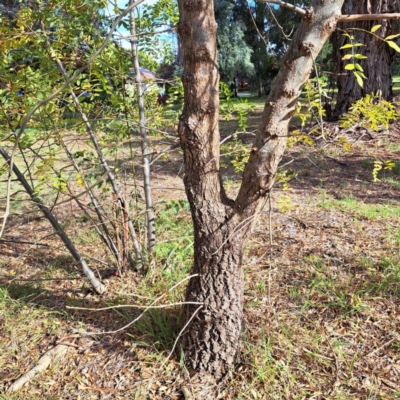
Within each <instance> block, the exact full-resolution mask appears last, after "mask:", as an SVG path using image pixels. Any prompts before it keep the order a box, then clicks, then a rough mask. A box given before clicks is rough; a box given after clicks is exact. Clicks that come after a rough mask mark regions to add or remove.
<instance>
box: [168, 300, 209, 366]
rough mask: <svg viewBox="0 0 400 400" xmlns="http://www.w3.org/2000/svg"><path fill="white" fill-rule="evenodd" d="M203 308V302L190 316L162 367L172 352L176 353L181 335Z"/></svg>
mask: <svg viewBox="0 0 400 400" xmlns="http://www.w3.org/2000/svg"><path fill="white" fill-rule="evenodd" d="M187 304H188V303H187ZM201 308H203V304H202V305H201V306H200V307H197V309H196V311H195V312H194V313H193V314H192V316H191V317H190V318H189V321H188V322H186V324H185V326H184V327H183V328H182V329H181V331H180V332H179V335H178V337H177V338H176V340H175V342H174V345H173V346H172V350H171V351H170V353H169V354H168V356H167V358H166V359H165V360H164V362H163V363H162V365H161V368H162V367H164V365H165V364H166V363H167V362H168V360H169V359H170V358H171V356H172V354H174V351H175V347H176V345H177V344H178V341H179V339H180V338H181V336H182V335H183V333H184V332H185V329H186V328H187V327H188V326H189V324H190V323H191V322H192V320H193V318H194V317H195V316H196V314H197V313H198V312H199V310H200V309H201Z"/></svg>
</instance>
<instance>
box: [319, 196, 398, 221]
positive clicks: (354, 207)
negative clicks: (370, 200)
mask: <svg viewBox="0 0 400 400" xmlns="http://www.w3.org/2000/svg"><path fill="white" fill-rule="evenodd" d="M318 206H319V207H322V208H325V209H326V210H334V209H339V210H342V211H345V212H350V213H352V214H353V215H354V216H357V217H361V218H367V219H382V218H388V219H391V218H395V219H396V218H400V205H399V206H392V205H390V204H366V203H365V202H363V201H361V200H358V199H355V198H353V197H344V198H343V199H340V200H335V199H333V198H332V197H330V196H327V195H326V194H324V199H323V200H322V201H320V202H319V203H318Z"/></svg>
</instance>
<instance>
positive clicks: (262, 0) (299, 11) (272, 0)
mask: <svg viewBox="0 0 400 400" xmlns="http://www.w3.org/2000/svg"><path fill="white" fill-rule="evenodd" d="M257 1H258V2H259V3H272V4H277V5H278V6H282V7H286V8H288V9H289V10H292V11H294V12H295V13H297V14H299V15H300V16H301V17H305V16H306V15H307V11H306V10H304V8H300V7H296V6H294V5H293V4H290V3H286V1H281V0H257Z"/></svg>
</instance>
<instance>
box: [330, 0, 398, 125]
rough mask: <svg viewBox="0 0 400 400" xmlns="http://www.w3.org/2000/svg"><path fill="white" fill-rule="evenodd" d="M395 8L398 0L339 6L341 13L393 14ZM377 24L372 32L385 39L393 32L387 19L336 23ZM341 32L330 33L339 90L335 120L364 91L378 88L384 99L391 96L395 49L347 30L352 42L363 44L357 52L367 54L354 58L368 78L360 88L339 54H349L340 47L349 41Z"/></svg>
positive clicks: (358, 0)
mask: <svg viewBox="0 0 400 400" xmlns="http://www.w3.org/2000/svg"><path fill="white" fill-rule="evenodd" d="M397 8H398V4H397V0H345V2H344V4H343V7H342V14H382V13H394V12H396V11H397ZM378 24H379V25H382V26H381V27H380V28H379V29H378V30H377V31H376V32H375V34H376V35H378V36H380V37H382V38H384V37H386V36H389V35H391V34H392V31H393V29H392V26H393V22H392V21H389V20H383V21H360V22H353V23H346V24H338V27H339V28H340V29H350V28H357V29H364V30H366V31H368V32H369V31H371V28H372V27H373V26H374V25H378ZM342 33H343V32H342V31H340V30H338V31H336V32H335V34H334V35H333V36H332V42H333V46H334V57H335V60H336V63H337V68H336V71H337V73H339V75H338V80H337V82H338V90H339V92H338V98H337V102H336V107H335V110H334V113H333V117H334V119H337V118H339V117H340V116H341V115H343V114H344V113H346V112H347V111H348V109H349V107H350V106H351V104H353V103H354V102H355V101H357V100H359V99H361V98H362V97H364V96H365V95H366V94H369V93H372V92H377V91H378V90H380V91H381V92H382V97H383V98H384V99H387V100H390V99H391V98H392V96H393V92H392V76H391V72H390V66H391V64H392V61H393V57H394V55H395V51H394V50H393V49H391V48H390V47H389V46H388V45H387V44H386V43H384V42H383V41H382V40H379V39H378V38H376V37H374V36H372V35H370V34H368V33H367V32H362V31H358V30H350V34H351V35H353V36H354V43H363V44H364V46H363V47H358V48H357V49H356V51H357V53H361V54H363V55H365V56H366V57H368V58H367V59H364V60H357V61H358V63H359V64H360V65H361V66H362V67H363V69H364V73H365V76H366V77H367V79H365V80H364V87H363V88H362V87H360V86H359V85H358V84H357V81H356V78H355V77H354V75H353V73H352V72H350V71H346V70H344V66H345V64H347V61H343V60H342V57H343V56H344V55H345V54H347V53H349V49H345V50H340V47H342V46H343V45H344V44H346V43H348V42H349V41H348V38H346V37H345V36H343V35H342ZM343 71H345V72H343Z"/></svg>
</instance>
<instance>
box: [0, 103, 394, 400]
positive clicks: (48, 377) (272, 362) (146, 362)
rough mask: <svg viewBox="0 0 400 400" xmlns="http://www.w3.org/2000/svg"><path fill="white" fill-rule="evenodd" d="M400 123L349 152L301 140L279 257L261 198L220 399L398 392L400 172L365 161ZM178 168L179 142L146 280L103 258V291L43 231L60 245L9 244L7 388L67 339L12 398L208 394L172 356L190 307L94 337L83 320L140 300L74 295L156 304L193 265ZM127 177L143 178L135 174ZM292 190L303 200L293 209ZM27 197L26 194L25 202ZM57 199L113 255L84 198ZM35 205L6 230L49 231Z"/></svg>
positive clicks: (3, 293)
mask: <svg viewBox="0 0 400 400" xmlns="http://www.w3.org/2000/svg"><path fill="white" fill-rule="evenodd" d="M258 112H259V110H258V109H256V114H257V113H258ZM256 114H255V115H254V116H253V117H252V119H254V123H255V121H256V119H257V118H256V117H257V115H256ZM252 119H251V121H250V122H251V123H253V122H252ZM233 125H234V122H230V125H229V126H228V125H227V126H228V127H229V129H232V126H233ZM222 128H223V129H222V131H223V132H222V133H223V135H224V134H227V133H228V132H227V131H224V126H223V127H222ZM397 129H398V127H397V125H394V126H393V127H392V133H391V135H389V136H388V135H386V136H384V137H382V138H375V139H371V138H369V139H368V140H367V141H365V139H366V138H363V140H360V141H358V142H357V143H355V144H354V145H353V149H352V151H351V152H346V151H344V150H343V148H341V147H339V146H337V145H336V144H332V145H329V146H326V147H325V149H324V150H323V151H321V150H320V148H317V149H311V148H308V147H304V146H300V145H299V146H296V147H294V148H293V149H291V150H290V151H289V152H288V153H287V155H286V158H285V160H284V161H283V162H284V163H285V162H288V161H290V160H291V159H292V158H293V159H294V162H292V163H291V164H290V165H289V167H290V168H291V169H292V170H293V171H295V172H296V173H297V177H296V178H295V179H293V180H292V181H291V182H290V184H289V185H290V190H289V191H283V190H282V189H281V188H279V185H278V187H277V188H276V189H275V191H274V193H273V226H272V229H273V248H272V251H273V265H272V267H271V268H270V266H269V252H270V248H269V244H268V243H269V239H268V212H267V211H264V212H263V213H262V214H261V215H260V216H259V218H258V222H257V225H256V226H255V227H254V231H253V235H252V237H251V239H250V240H249V241H248V244H247V246H246V248H247V250H246V258H245V262H244V268H245V279H246V289H245V328H244V331H243V336H242V342H241V351H240V355H239V356H238V359H237V362H236V364H235V367H234V369H233V370H232V371H231V373H230V374H229V376H227V377H226V379H225V380H224V381H223V382H221V384H220V386H219V387H218V388H216V389H215V398H219V399H232V400H233V399H237V400H239V399H266V400H267V399H321V400H322V399H331V400H334V399H335V400H339V399H343V400H344V399H346V400H347V399H371V400H372V399H394V398H400V353H399V348H400V337H399V335H400V334H399V332H400V317H399V316H400V215H399V207H400V194H399V186H396V185H397V182H400V176H399V175H397V174H396V173H389V172H385V176H384V175H381V176H380V177H381V181H380V182H376V183H374V182H372V175H371V163H369V162H366V161H364V160H368V159H374V158H375V157H380V158H383V159H391V160H394V161H396V162H400V155H399V153H400V146H399V144H400V136H399V135H398V131H397ZM378 140H380V141H381V142H379V143H378ZM126 157H128V155H126ZM177 160H178V161H177ZM179 169H180V162H179V159H178V158H177V157H175V156H172V155H171V156H168V157H165V158H162V159H160V162H159V163H158V164H157V166H156V167H155V185H154V186H155V196H156V199H157V201H158V202H159V204H158V206H157V217H158V236H159V241H160V244H159V247H158V263H157V267H156V268H155V269H153V270H152V271H150V273H149V274H148V275H147V276H146V277H142V276H140V275H137V274H135V273H134V272H132V271H128V272H127V273H125V274H124V275H123V276H122V277H120V276H118V275H116V274H115V270H110V269H108V268H107V267H104V266H101V265H98V264H96V263H94V262H92V266H93V267H95V268H97V270H98V272H99V273H100V274H101V275H102V276H103V280H104V281H105V282H106V284H107V287H108V292H107V294H106V295H104V296H102V297H98V296H96V295H93V294H92V292H91V290H90V288H89V287H88V286H87V285H86V284H85V283H83V281H82V280H81V279H80V272H79V269H78V268H77V266H76V264H75V263H74V261H73V260H72V259H71V258H70V257H69V256H68V255H67V254H66V252H65V251H64V249H63V248H62V247H61V246H60V243H59V241H58V240H57V239H56V238H55V237H54V236H50V237H48V238H46V239H45V240H43V241H42V242H41V243H42V244H43V243H45V244H47V245H48V247H45V246H36V245H29V244H28V245H27V244H20V243H12V242H7V243H4V242H3V243H0V246H1V249H2V250H1V252H0V347H1V349H0V350H1V351H0V382H1V385H2V388H3V389H4V388H5V387H7V386H8V385H9V384H10V382H12V381H13V380H15V379H16V378H18V377H19V376H20V375H21V374H22V373H24V372H26V371H27V370H29V369H30V368H31V367H33V366H34V365H35V362H37V360H38V359H39V358H40V356H41V355H42V354H43V353H45V352H46V351H47V350H48V349H50V348H51V347H53V346H54V345H55V344H56V343H59V342H60V341H61V342H64V343H69V344H70V350H69V352H68V353H67V355H66V356H65V357H64V358H63V359H62V360H60V361H59V362H58V363H57V364H56V365H54V366H53V367H51V368H50V369H49V370H48V371H46V372H45V373H43V374H42V375H41V376H39V377H37V378H36V379H34V380H33V381H32V382H31V383H30V384H29V385H28V386H26V387H24V388H23V389H22V391H21V392H20V393H18V394H16V395H13V396H7V395H6V394H4V393H3V394H0V399H10V400H14V399H15V400H16V399H24V400H25V399H183V392H182V385H184V384H185V385H186V386H187V387H188V388H189V391H190V390H193V391H194V392H196V391H197V386H196V385H195V383H193V386H190V384H189V385H188V383H187V382H188V381H189V377H188V372H187V371H186V369H185V367H184V360H183V358H182V354H181V351H180V348H178V349H177V351H176V352H175V354H174V356H173V357H172V358H171V359H170V360H169V361H168V363H167V365H165V366H163V361H164V360H165V357H166V356H167V355H168V354H169V352H170V350H171V348H172V345H173V343H174V341H175V338H176V336H177V334H178V332H179V330H180V327H181V322H180V321H181V312H182V310H181V308H180V307H177V306H175V307H174V306H172V307H170V308H166V309H162V310H153V311H152V312H151V313H148V314H147V315H146V316H145V317H144V318H143V319H142V320H140V321H139V322H138V323H137V324H136V325H134V326H132V327H130V328H129V329H128V330H126V331H123V332H119V333H117V334H114V335H102V336H89V337H84V338H77V337H74V336H73V335H74V333H75V330H83V331H108V330H114V329H116V328H119V327H121V326H123V325H125V324H126V323H128V322H129V321H131V320H132V319H134V318H135V317H136V316H138V315H139V313H140V310H139V309H135V308H129V309H115V310H108V311H103V312H93V311H83V310H71V309H67V308H66V306H79V307H90V308H100V307H105V306H109V305H118V304H138V305H146V304H149V303H150V301H151V299H154V298H155V297H156V296H158V295H160V294H161V293H164V292H165V291H166V290H168V289H169V288H171V287H172V286H173V285H174V284H175V283H177V282H178V281H180V280H181V279H183V278H184V277H185V276H187V274H188V270H189V267H190V263H191V257H192V249H191V234H192V233H191V228H190V219H189V213H188V212H187V210H186V208H185V204H184V203H180V204H178V205H176V204H175V203H172V202H171V199H175V200H177V199H182V200H183V199H184V192H183V190H182V188H183V186H182V182H181V180H180V178H178V177H177V175H176V174H177V172H178V171H179ZM127 173H128V172H127ZM225 173H226V176H228V177H229V179H228V180H227V183H228V184H229V186H230V193H231V194H232V195H234V193H235V191H236V190H237V187H238V183H237V179H238V176H237V175H235V174H234V172H233V170H232V169H231V168H227V169H226V171H225ZM126 188H127V189H126V190H127V191H129V190H131V189H130V186H129V175H128V181H127V185H126ZM283 196H288V197H289V198H290V202H289V204H287V207H286V210H285V211H284V212H282V210H281V206H282V199H285V198H284V197H283ZM286 201H288V200H287V198H286ZM30 207H31V206H27V205H25V204H23V203H21V205H20V210H21V211H23V210H26V209H27V208H28V209H29V208H30ZM57 212H58V216H59V217H60V219H61V220H62V221H63V223H64V226H66V229H67V231H68V232H69V233H70V234H71V235H73V236H74V238H75V240H76V241H77V243H78V245H79V248H80V249H83V252H84V253H85V254H89V255H90V254H92V255H93V254H95V256H96V257H97V258H103V259H107V255H106V254H105V253H104V250H103V249H102V246H101V244H100V242H99V240H98V238H97V237H96V236H95V235H94V234H93V232H92V230H91V227H90V223H89V222H88V221H86V220H85V219H82V216H81V215H80V211H79V209H76V208H74V207H73V208H70V206H69V205H67V206H65V207H64V208H61V209H59V210H58V211H57ZM27 215H30V214H25V215H14V216H12V218H11V219H10V225H9V227H8V231H7V234H6V237H8V238H11V239H13V240H26V241H34V240H36V239H37V238H39V237H45V236H47V235H48V234H49V233H51V230H50V228H49V227H48V226H47V223H46V222H45V221H43V220H42V219H33V216H35V215H34V214H32V216H29V217H28V216H27ZM269 275H270V277H271V280H270V282H269ZM269 285H270V298H269V295H268V286H269ZM183 292H184V288H183V287H180V288H179V289H178V290H176V291H173V292H171V293H169V294H168V296H167V297H166V298H165V299H164V302H165V303H173V302H177V301H182V300H183ZM195 398H196V395H195Z"/></svg>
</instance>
